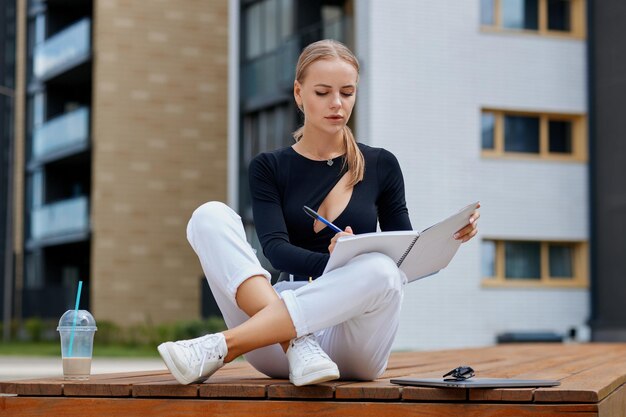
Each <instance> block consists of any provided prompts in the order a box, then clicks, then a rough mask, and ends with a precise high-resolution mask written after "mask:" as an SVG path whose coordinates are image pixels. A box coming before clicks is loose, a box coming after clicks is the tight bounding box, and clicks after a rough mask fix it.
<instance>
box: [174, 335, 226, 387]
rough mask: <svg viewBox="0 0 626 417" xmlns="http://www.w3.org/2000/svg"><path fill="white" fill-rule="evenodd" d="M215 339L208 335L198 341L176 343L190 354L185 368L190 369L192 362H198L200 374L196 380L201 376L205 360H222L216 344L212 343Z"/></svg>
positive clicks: (215, 337) (214, 336) (213, 336)
mask: <svg viewBox="0 0 626 417" xmlns="http://www.w3.org/2000/svg"><path fill="white" fill-rule="evenodd" d="M216 339H217V336H216V335H210V336H204V337H201V338H199V339H192V340H181V341H179V342H177V343H178V344H180V345H182V346H184V347H186V348H187V350H188V352H190V354H189V355H187V356H186V359H187V366H189V367H191V366H192V365H193V363H194V362H197V361H200V372H199V373H198V378H199V377H201V376H202V371H203V370H204V363H205V362H206V360H207V359H215V358H218V359H222V356H221V355H220V352H219V350H218V344H217V343H214V342H215V341H216ZM208 342H210V343H208Z"/></svg>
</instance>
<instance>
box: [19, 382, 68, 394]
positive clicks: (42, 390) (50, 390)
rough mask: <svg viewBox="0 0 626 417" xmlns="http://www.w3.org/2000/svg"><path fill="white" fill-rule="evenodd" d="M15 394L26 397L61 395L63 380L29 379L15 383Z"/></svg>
mask: <svg viewBox="0 0 626 417" xmlns="http://www.w3.org/2000/svg"><path fill="white" fill-rule="evenodd" d="M15 394H17V395H28V396H39V395H45V396H56V395H63V378H50V379H31V380H28V381H24V382H22V381H15Z"/></svg>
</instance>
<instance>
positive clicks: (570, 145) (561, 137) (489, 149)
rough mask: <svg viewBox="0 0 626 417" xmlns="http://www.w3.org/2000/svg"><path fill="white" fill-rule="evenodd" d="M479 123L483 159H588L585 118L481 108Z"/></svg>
mask: <svg viewBox="0 0 626 417" xmlns="http://www.w3.org/2000/svg"><path fill="white" fill-rule="evenodd" d="M480 122H481V148H482V154H483V156H487V157H490V156H499V157H504V156H506V157H509V156H513V157H531V158H547V159H556V160H575V161H585V160H586V159H587V154H586V126H585V118H584V116H580V115H562V114H550V113H534V114H533V113H526V112H515V111H506V110H491V109H484V110H483V111H482V112H481V119H480Z"/></svg>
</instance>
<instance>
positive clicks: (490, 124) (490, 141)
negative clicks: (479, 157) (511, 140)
mask: <svg viewBox="0 0 626 417" xmlns="http://www.w3.org/2000/svg"><path fill="white" fill-rule="evenodd" d="M480 123H481V135H482V147H483V149H493V148H494V134H495V124H496V116H495V114H493V113H490V112H484V113H483V114H482V116H481V118H480Z"/></svg>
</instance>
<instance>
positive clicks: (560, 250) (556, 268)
mask: <svg viewBox="0 0 626 417" xmlns="http://www.w3.org/2000/svg"><path fill="white" fill-rule="evenodd" d="M549 252H550V276H551V277H555V278H573V277H574V273H573V270H574V268H573V258H574V256H573V255H574V254H573V252H574V248H573V247H572V246H571V245H562V244H561V245H559V244H550V249H549Z"/></svg>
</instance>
